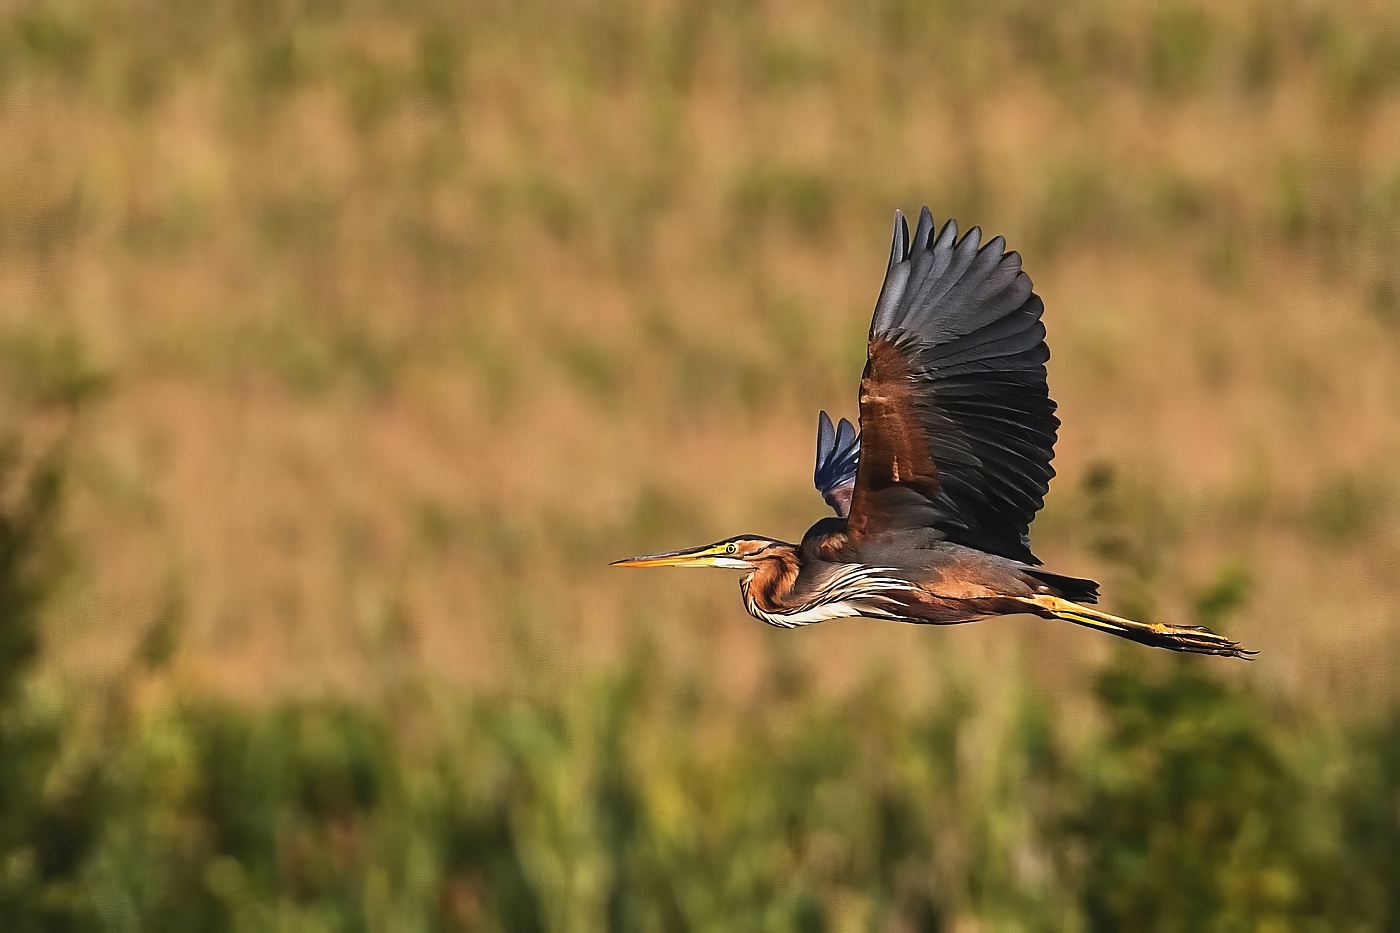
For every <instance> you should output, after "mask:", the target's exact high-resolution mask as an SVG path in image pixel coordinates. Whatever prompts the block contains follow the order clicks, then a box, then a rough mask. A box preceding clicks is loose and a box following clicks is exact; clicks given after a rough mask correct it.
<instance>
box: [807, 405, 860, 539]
mask: <svg viewBox="0 0 1400 933" xmlns="http://www.w3.org/2000/svg"><path fill="white" fill-rule="evenodd" d="M859 457H860V438H859V437H857V436H856V428H855V425H853V424H851V423H850V422H849V421H847V420H846V419H845V418H842V419H841V423H840V424H838V425H832V423H831V417H830V416H829V415H827V413H826V412H822V413H821V415H820V416H819V417H818V418H817V466H816V469H815V470H814V471H813V473H812V480H813V481H814V482H815V483H816V484H817V491H818V492H820V493H821V494H822V498H823V499H825V500H826V504H827V505H829V506H831V507H832V508H833V509H835V510H836V514H837V515H839V516H841V517H842V518H845V517H846V516H847V515H848V514H850V511H851V490H852V489H853V488H854V487H855V484H856V462H857V460H858V458H859Z"/></svg>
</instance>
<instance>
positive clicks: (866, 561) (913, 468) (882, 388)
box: [613, 207, 1255, 659]
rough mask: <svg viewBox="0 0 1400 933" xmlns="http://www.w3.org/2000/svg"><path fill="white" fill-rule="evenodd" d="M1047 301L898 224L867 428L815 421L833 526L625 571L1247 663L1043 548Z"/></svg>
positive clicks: (946, 232) (810, 607)
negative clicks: (1025, 618)
mask: <svg viewBox="0 0 1400 933" xmlns="http://www.w3.org/2000/svg"><path fill="white" fill-rule="evenodd" d="M1044 310H1045V305H1044V302H1043V301H1042V300H1041V298H1040V296H1039V295H1037V294H1036V293H1035V291H1034V289H1033V287H1032V284H1031V280H1030V277H1029V276H1028V275H1027V274H1026V272H1025V271H1024V270H1023V269H1022V268H1021V257H1020V255H1019V254H1018V253H1016V252H1015V251H1013V250H1008V249H1007V248H1006V241H1005V240H1004V239H1003V238H1002V237H1000V236H998V237H994V238H993V239H991V240H989V241H988V242H987V243H986V244H983V243H982V231H981V229H980V228H978V227H972V228H971V229H969V230H968V231H967V233H966V234H964V235H963V236H961V237H959V236H958V225H957V223H956V221H954V220H951V219H950V220H948V221H947V222H946V223H944V224H943V226H942V227H941V228H940V229H938V230H937V231H935V224H934V220H933V214H932V213H931V212H930V211H929V209H928V208H927V207H925V208H924V209H923V210H922V211H921V212H920V214H919V222H918V225H917V226H916V227H915V229H914V235H913V237H912V238H911V237H910V235H909V227H908V224H907V223H906V222H905V220H904V215H903V214H902V213H901V212H899V211H896V212H895V220H894V238H893V242H892V244H891V246H890V256H889V265H888V267H887V269H886V271H885V279H884V283H883V285H882V287H881V289H880V294H879V297H878V299H877V300H876V302H875V312H874V316H873V318H872V320H871V323H870V332H869V336H868V339H867V345H866V350H867V355H866V362H865V369H864V372H863V373H862V375H861V380H860V398H859V402H860V408H859V423H860V430H859V433H857V431H856V428H855V426H854V425H853V424H851V422H850V421H848V420H846V419H845V418H842V419H841V420H840V422H839V423H836V424H833V423H832V420H831V417H830V416H829V415H828V414H827V413H826V412H825V411H823V412H821V413H820V415H819V416H818V420H817V456H816V468H815V470H814V472H813V480H814V482H815V484H816V487H817V490H818V491H819V492H820V493H821V495H822V497H823V498H824V499H825V500H826V502H827V504H828V505H829V506H830V507H831V509H832V511H833V512H834V513H835V514H834V515H829V516H827V517H825V518H822V519H820V520H818V521H817V522H816V523H815V524H814V525H812V527H811V528H809V529H808V531H807V533H806V534H805V535H803V537H802V541H801V542H800V543H798V544H791V543H788V542H786V541H781V540H778V539H775V538H769V537H766V536H763V535H738V536H736V537H732V538H726V539H724V540H723V541H717V542H715V543H713V544H707V545H704V546H703V547H696V548H689V549H686V550H680V551H669V552H666V553H662V554H648V555H645V556H642V557H630V558H627V559H625V560H619V561H614V562H613V565H614V566H619V567H720V568H727V569H732V570H741V571H743V576H742V577H741V578H740V580H739V586H740V591H741V592H742V594H743V599H744V606H745V607H746V608H747V609H748V611H749V613H750V614H752V615H753V616H755V617H756V618H758V619H761V620H762V621H764V622H766V623H768V624H769V625H773V626H778V627H780V628H788V629H791V628H797V627H800V626H804V625H811V624H813V623H817V622H824V621H827V620H829V619H838V618H846V617H854V616H864V617H867V618H874V619H887V620H891V621H898V622H912V623H923V624H936V625H948V624H955V623H963V622H976V621H980V620H983V619H988V618H992V617H995V616H1005V615H1014V614H1029V615H1034V616H1039V617H1042V618H1047V619H1059V620H1063V621H1066V622H1072V623H1074V624H1076V625H1081V626H1085V627H1087V628H1091V629H1095V630H1097V631H1101V632H1108V633H1110V634H1112V635H1117V636H1119V637H1121V638H1126V639H1130V640H1132V641H1135V642H1138V643H1140V644H1143V645H1148V646H1152V647H1158V648H1167V649H1170V650H1173V651H1182V652H1192V653H1197V654H1207V655H1218V656H1223V657H1232V658H1245V659H1247V658H1249V657H1251V656H1253V655H1254V654H1255V652H1252V651H1248V650H1246V649H1245V648H1243V647H1242V646H1241V645H1240V644H1239V643H1238V642H1235V641H1232V640H1230V639H1229V638H1226V637H1225V636H1223V635H1220V634H1217V633H1216V632H1214V631H1212V630H1211V629H1209V628H1206V627H1204V626H1199V625H1169V624H1165V623H1161V622H1154V623H1148V622H1138V621H1135V620H1132V619H1125V618H1120V617H1118V616H1115V615H1110V614H1109V613H1107V612H1103V611H1101V610H1099V609H1096V608H1094V607H1093V604H1094V603H1096V602H1097V601H1098V592H1099V585H1098V583H1096V582H1095V581H1094V580H1090V579H1085V578H1082V577H1073V576H1066V575H1064V574H1060V573H1054V572H1052V571H1049V570H1046V569H1045V568H1044V567H1043V566H1042V565H1041V561H1040V560H1038V559H1037V558H1036V556H1035V554H1034V553H1033V552H1032V551H1031V547H1030V534H1029V532H1030V524H1031V521H1032V519H1034V517H1035V514H1036V513H1037V512H1038V511H1039V510H1040V508H1041V507H1042V506H1043V505H1044V502H1045V494H1046V493H1047V492H1048V491H1049V486H1050V479H1051V477H1052V476H1054V472H1055V471H1054V470H1053V469H1052V468H1051V466H1050V461H1051V460H1052V459H1053V457H1054V448H1055V441H1056V439H1057V435H1058V430H1059V426H1060V420H1059V418H1058V417H1056V414H1055V413H1056V409H1057V406H1056V404H1055V402H1054V400H1052V399H1051V398H1050V393H1049V389H1048V386H1047V383H1046V370H1045V363H1046V361H1047V360H1048V359H1049V358H1050V351H1049V349H1048V348H1047V346H1046V343H1045V325H1044V323H1043V322H1042V321H1041V317H1042V314H1043V313H1044Z"/></svg>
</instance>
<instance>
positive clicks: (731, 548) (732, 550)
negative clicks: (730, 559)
mask: <svg viewBox="0 0 1400 933" xmlns="http://www.w3.org/2000/svg"><path fill="white" fill-rule="evenodd" d="M724 553H726V554H738V553H739V545H737V544H735V543H734V542H733V541H731V542H729V543H728V544H726V545H725V546H724Z"/></svg>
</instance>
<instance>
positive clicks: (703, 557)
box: [609, 544, 717, 567]
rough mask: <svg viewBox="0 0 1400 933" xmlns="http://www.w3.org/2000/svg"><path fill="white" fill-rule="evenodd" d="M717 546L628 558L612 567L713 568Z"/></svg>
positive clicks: (618, 561) (612, 564) (613, 563)
mask: <svg viewBox="0 0 1400 933" xmlns="http://www.w3.org/2000/svg"><path fill="white" fill-rule="evenodd" d="M715 550H716V548H715V546H714V545H712V544H707V545H705V546H704V547H693V548H686V549H685V550H684V551H667V552H666V553H664V554H647V555H645V556H643V557H628V558H625V559H623V560H615V561H613V562H612V563H611V564H610V565H609V566H611V567H713V566H715V557H716V556H717V555H716V554H715V553H714V551H715Z"/></svg>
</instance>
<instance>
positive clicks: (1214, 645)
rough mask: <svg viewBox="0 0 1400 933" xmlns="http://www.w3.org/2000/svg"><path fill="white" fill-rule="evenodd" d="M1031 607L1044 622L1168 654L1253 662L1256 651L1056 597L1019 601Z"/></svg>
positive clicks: (1196, 628) (1191, 628)
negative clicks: (1087, 630) (1078, 627)
mask: <svg viewBox="0 0 1400 933" xmlns="http://www.w3.org/2000/svg"><path fill="white" fill-rule="evenodd" d="M1019 601H1020V602H1021V603H1024V604H1026V605H1028V606H1030V607H1032V608H1031V610H1030V611H1032V612H1034V613H1035V614H1036V615H1038V616H1041V617H1043V618H1047V619H1063V620H1064V621H1066V622H1073V623H1074V624H1075V625H1082V626H1084V627H1085V628H1092V629H1098V630H1099V631H1101V632H1108V633H1109V634H1111V635H1117V636H1118V637H1119V638H1126V639H1128V640H1129V641H1135V642H1137V643H1138V644H1140V645H1150V646H1152V647H1153V648H1166V649H1168V650H1170V651H1186V652H1191V653H1193V654H1214V655H1219V656H1221V657H1226V658H1242V659H1244V660H1246V661H1248V660H1250V659H1252V658H1253V657H1254V655H1256V654H1258V652H1257V651H1249V650H1247V649H1246V648H1244V647H1243V646H1242V645H1241V644H1240V643H1239V642H1237V641H1231V640H1230V639H1228V638H1226V637H1225V636H1224V635H1217V634H1216V633H1215V632H1212V631H1211V630H1210V629H1208V628H1206V627H1205V626H1203V625H1167V624H1165V623H1161V622H1153V623H1148V622H1135V621H1133V620H1132V619H1124V618H1120V617H1119V616H1115V615H1109V614H1108V613H1107V612H1100V611H1099V610H1097V609H1091V608H1090V607H1088V606H1082V605H1080V604H1078V603H1073V602H1070V601H1069V600H1067V599H1061V598H1060V597H1058V596H1028V597H1023V598H1021V599H1020V600H1019Z"/></svg>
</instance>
